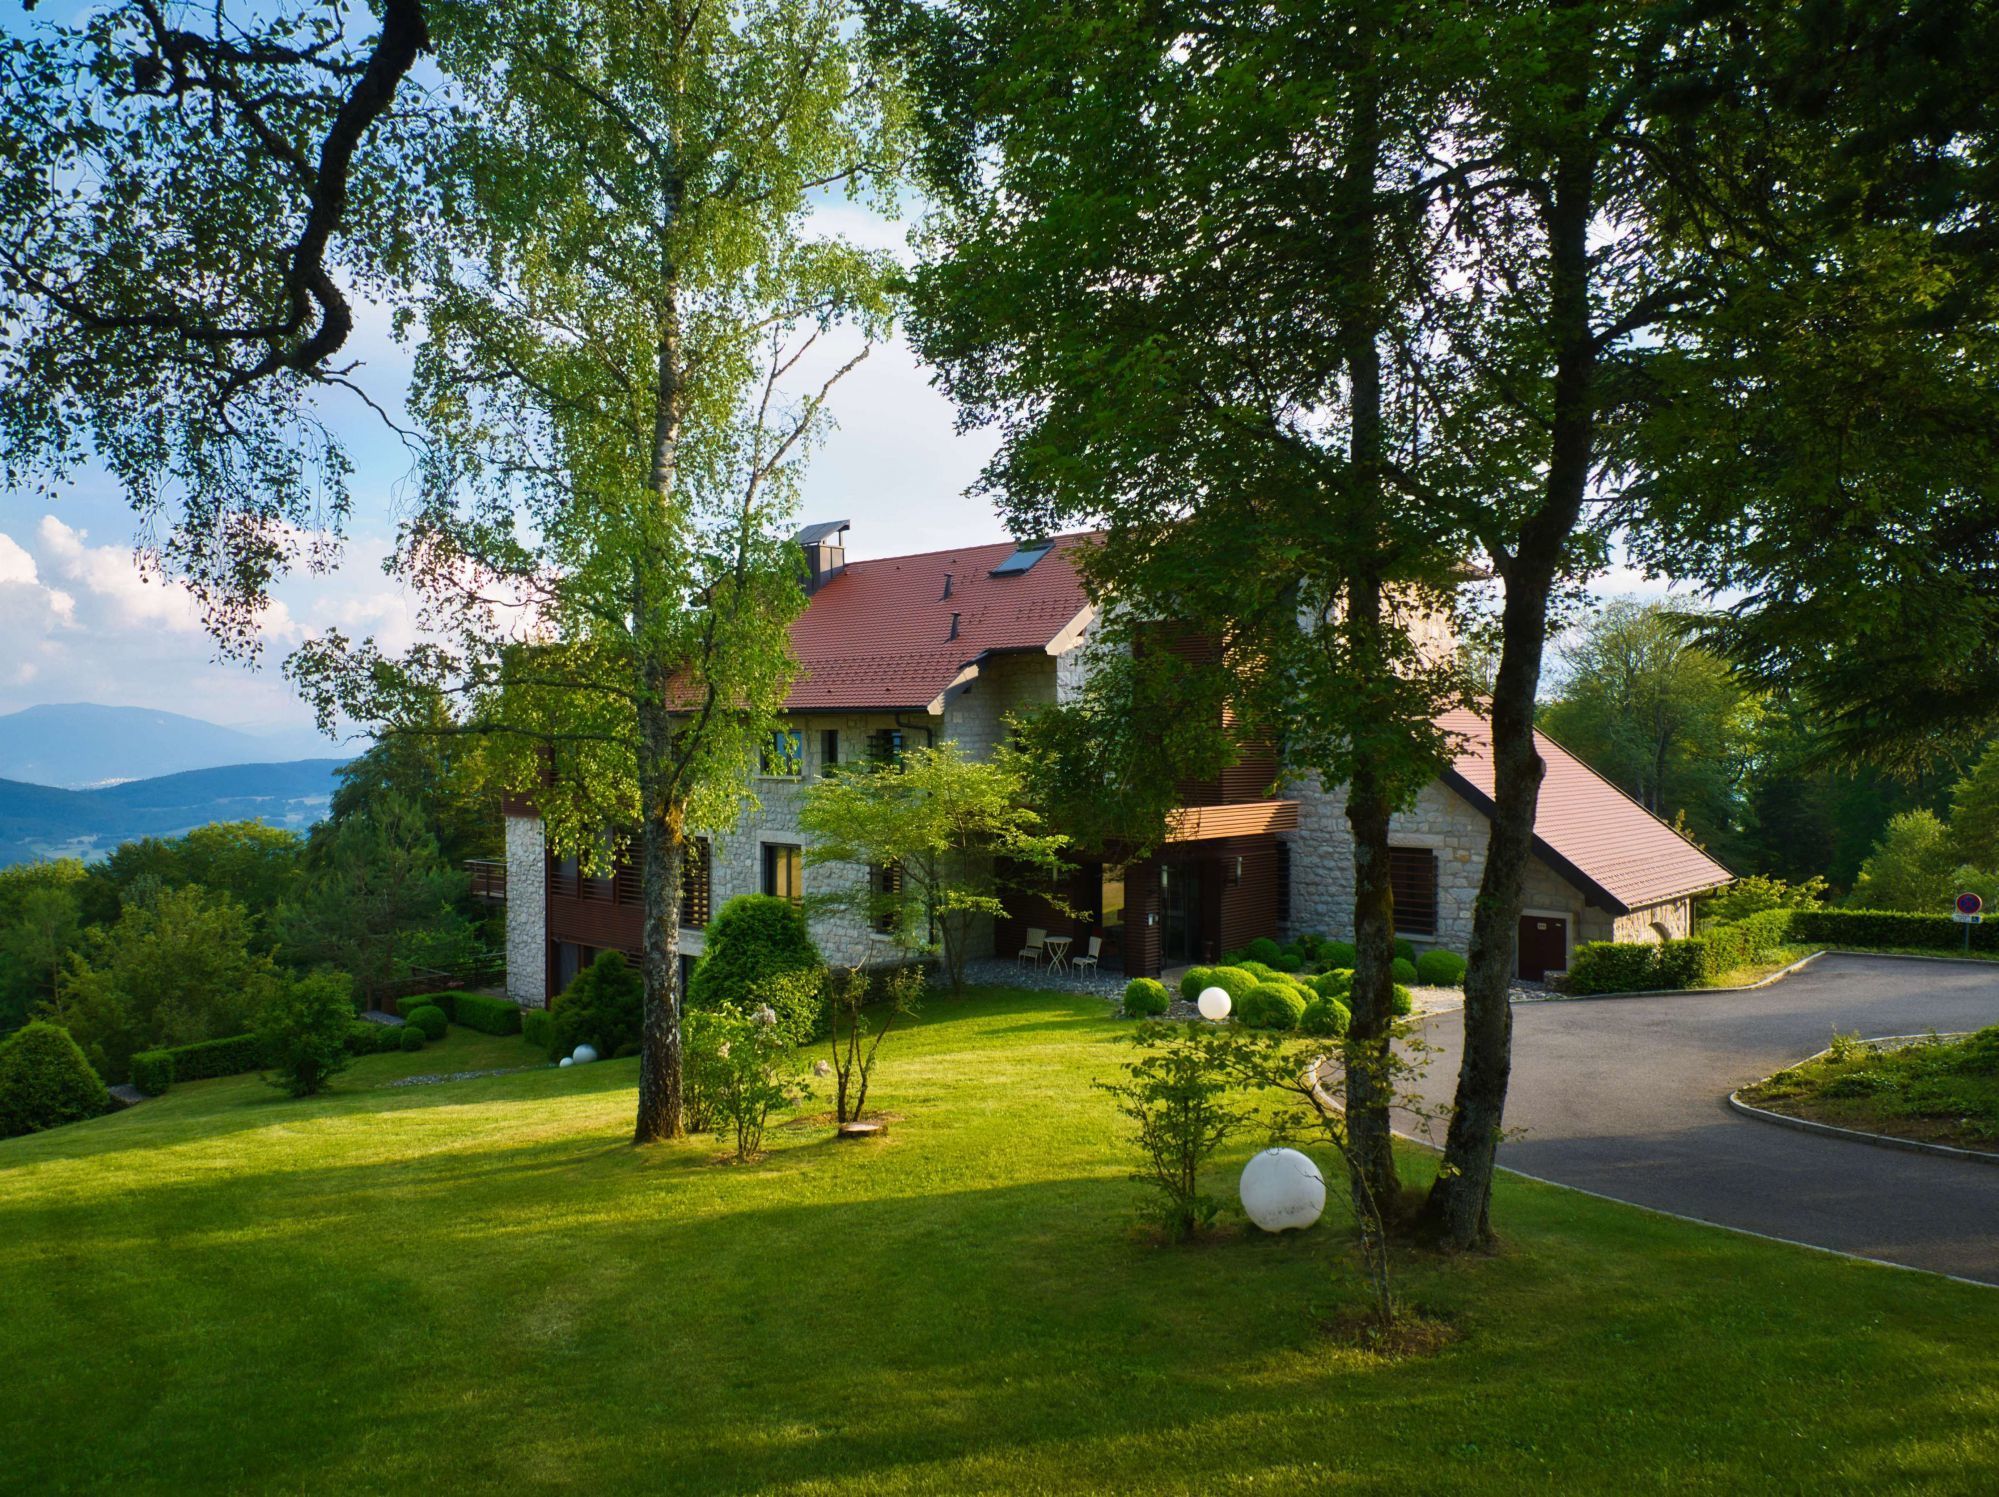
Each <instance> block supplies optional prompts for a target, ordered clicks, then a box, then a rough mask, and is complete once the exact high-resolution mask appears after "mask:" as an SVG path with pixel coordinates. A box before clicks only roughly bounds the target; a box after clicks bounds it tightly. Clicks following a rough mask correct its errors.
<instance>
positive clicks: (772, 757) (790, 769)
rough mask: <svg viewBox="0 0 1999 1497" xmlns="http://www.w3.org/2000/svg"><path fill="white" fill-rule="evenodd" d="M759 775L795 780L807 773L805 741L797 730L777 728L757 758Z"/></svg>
mask: <svg viewBox="0 0 1999 1497" xmlns="http://www.w3.org/2000/svg"><path fill="white" fill-rule="evenodd" d="M757 773H758V774H763V775H770V776H771V777H773V778H775V779H781V780H795V779H797V778H798V777H799V776H800V775H802V774H804V773H805V740H804V738H803V737H802V735H800V733H799V732H798V730H797V729H796V728H776V729H773V730H772V732H771V735H770V742H768V743H766V744H765V745H764V747H763V752H762V753H761V754H759V755H758V756H757Z"/></svg>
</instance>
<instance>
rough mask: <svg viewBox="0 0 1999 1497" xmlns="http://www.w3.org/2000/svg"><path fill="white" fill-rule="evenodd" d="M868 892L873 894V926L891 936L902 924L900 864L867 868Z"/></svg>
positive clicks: (883, 933) (881, 932)
mask: <svg viewBox="0 0 1999 1497" xmlns="http://www.w3.org/2000/svg"><path fill="white" fill-rule="evenodd" d="M868 892H869V893H871V894H873V895H874V900H873V903H874V928H875V930H876V931H877V932H879V933H880V934H882V935H884V936H892V935H894V934H895V933H896V929H897V927H899V926H900V925H901V924H902V866H901V865H900V864H898V863H888V864H884V865H878V866H876V867H873V868H870V869H869V870H868Z"/></svg>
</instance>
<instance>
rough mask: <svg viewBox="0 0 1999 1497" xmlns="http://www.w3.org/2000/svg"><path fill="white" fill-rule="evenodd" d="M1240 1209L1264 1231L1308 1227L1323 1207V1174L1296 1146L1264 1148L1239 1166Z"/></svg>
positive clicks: (1283, 1230)
mask: <svg viewBox="0 0 1999 1497" xmlns="http://www.w3.org/2000/svg"><path fill="white" fill-rule="evenodd" d="M1242 1209H1243V1212H1244V1214H1245V1215H1247V1216H1248V1217H1249V1219H1250V1220H1251V1221H1253V1222H1255V1223H1256V1224H1257V1225H1258V1226H1259V1227H1261V1228H1263V1230H1264V1231H1266V1232H1288V1231H1291V1230H1292V1229H1293V1228H1296V1227H1309V1226H1311V1225H1312V1223H1313V1222H1315V1221H1317V1220H1318V1219H1319V1213H1320V1212H1322V1211H1324V1210H1325V1209H1326V1181H1325V1177H1324V1176H1322V1175H1321V1174H1320V1173H1319V1167H1318V1166H1317V1165H1316V1164H1314V1163H1312V1161H1311V1160H1310V1159H1307V1158H1306V1157H1305V1156H1304V1155H1303V1154H1300V1153H1299V1152H1298V1151H1297V1150H1296V1149H1265V1150H1264V1151H1263V1152H1262V1153H1261V1154H1258V1155H1257V1156H1256V1157H1255V1158H1254V1159H1252V1160H1250V1162H1249V1163H1248V1164H1246V1165H1244V1166H1243V1169H1242Z"/></svg>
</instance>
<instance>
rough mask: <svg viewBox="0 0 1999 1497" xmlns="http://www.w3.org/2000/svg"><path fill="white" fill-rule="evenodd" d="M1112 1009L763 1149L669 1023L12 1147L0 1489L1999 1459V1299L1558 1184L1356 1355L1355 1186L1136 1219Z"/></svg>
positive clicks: (1297, 1481) (0, 1304) (1611, 1476)
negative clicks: (704, 1081)
mask: <svg viewBox="0 0 1999 1497" xmlns="http://www.w3.org/2000/svg"><path fill="white" fill-rule="evenodd" d="M1115 1033H1116V1028H1115V1025H1114V1022H1113V1021H1111V1020H1109V1019H1107V1018H1106V1017H1105V1016H1104V1012H1103V1009H1102V1007H1101V1006H1100V1005H1098V1004H1096V1003H1094V1002H1093V1001H1091V1000H1079V999H1068V998H1063V997H1059V996H1055V995H1046V994H1042V995H1033V996H1027V995H1009V996H989V997H983V998H979V999H974V1000H971V1001H969V1002H966V1003H962V1004H953V1003H951V1002H949V1001H948V1000H938V1001H935V1002H933V1004H932V1006H931V1013H930V1017H929V1020H928V1022H926V1023H925V1024H923V1025H922V1026H921V1027H919V1028H917V1029H915V1030H913V1031H911V1033H910V1034H909V1035H908V1036H907V1037H904V1038H898V1039H893V1040H891V1041H890V1047H889V1049H888V1050H887V1051H886V1052H885V1053H886V1055H887V1057H888V1058H887V1060H886V1062H885V1066H884V1071H883V1074H882V1078H881V1079H882V1083H883V1094H882V1098H881V1100H882V1103H883V1105H885V1106H887V1107H890V1108H892V1109H894V1110H895V1111H897V1112H899V1113H902V1114H904V1115H905V1119H904V1121H902V1122H900V1123H899V1124H897V1125H896V1127H895V1129H894V1131H893V1136H892V1137H891V1138H890V1139H889V1140H888V1141H886V1142H884V1143H881V1144H877V1145H852V1144H834V1143H831V1142H828V1141H827V1140H826V1138H825V1134H824V1131H823V1130H822V1129H817V1128H811V1129H800V1130H785V1131H781V1132H780V1133H778V1134H777V1135H776V1145H777V1146H776V1149H775V1152H774V1154H773V1155H772V1157H770V1158H769V1159H767V1160H766V1161H765V1162H764V1163H762V1164H760V1165H758V1166H755V1167H751V1168H747V1169H745V1168H738V1167H735V1166H729V1165H717V1164H715V1163H713V1162H712V1161H713V1160H714V1159H715V1157H716V1154H717V1146H716V1145H715V1144H714V1142H713V1141H712V1140H701V1141H699V1142H695V1143H690V1144H686V1145H676V1146H670V1147H662V1148H658V1149H653V1150H648V1151H645V1152H638V1151H634V1150H633V1149H631V1148H630V1147H628V1146H627V1144H626V1141H625V1140H626V1135H627V1129H628V1127H629V1124H630V1119H631V1111H632V1091H631V1087H632V1083H633V1074H632V1066H631V1063H630V1062H623V1063H617V1062H613V1063H605V1064H600V1065H597V1066H592V1067H588V1068H585V1069H582V1070H572V1071H561V1072H558V1071H553V1070H544V1071H539V1072H535V1073H532V1074H528V1075H518V1076H507V1077H497V1078H490V1079H484V1080H476V1081H470V1082H462V1083H456V1084H452V1085H447V1086H433V1087H420V1088H410V1089H400V1090H383V1089H373V1090H369V1089H367V1088H369V1087H370V1086H371V1085H375V1084H377V1083H379V1082H380V1081H381V1080H382V1079H383V1078H385V1077H386V1076H388V1075H391V1074H397V1075H400V1074H409V1073H411V1072H414V1071H419V1070H438V1069H451V1068H457V1067H460V1066H473V1065H486V1064H495V1063H505V1062H506V1061H507V1060H508V1059H511V1058H512V1057H514V1056H518V1055H520V1054H521V1052H522V1051H523V1050H524V1049H525V1047H524V1046H522V1045H520V1043H519V1042H518V1041H513V1040H508V1041H496V1040H491V1039H487V1038H484V1037H474V1036H467V1035H464V1034H462V1033H460V1032H457V1031H454V1032H453V1035H452V1037H451V1040H450V1042H449V1043H447V1045H446V1046H444V1047H442V1048H434V1049H432V1050H430V1051H426V1052H424V1053H422V1054H419V1055H413V1056H402V1055H394V1056H382V1057H377V1058H373V1059H371V1060H369V1061H366V1062H364V1063H363V1064H362V1066H360V1067H357V1068H356V1070H355V1071H354V1072H350V1073H349V1074H348V1076H346V1077H344V1078H342V1080H343V1083H344V1084H343V1089H342V1091H341V1093H340V1094H338V1095H336V1096H332V1097H328V1098H323V1099H319V1100H316V1101H305V1102H292V1101H287V1100H284V1099H282V1098H279V1097H277V1096H276V1095H275V1094H274V1093H271V1092H269V1091H268V1090H267V1089H264V1088H261V1087H259V1086H258V1085H257V1084H256V1083H255V1082H254V1081H247V1080H245V1081H225V1082H211V1083H204V1084H201V1085H198V1086H190V1087H185V1088H181V1089H178V1090H176V1091H175V1092H174V1093H173V1094H172V1095H171V1096H169V1097H167V1098H164V1099H162V1100H160V1101H158V1102H154V1103H149V1104H147V1105H146V1106H144V1107H142V1108H140V1109H138V1110H137V1111H135V1112H132V1113H128V1114H125V1115H122V1116H118V1117H113V1118H108V1119H103V1120H100V1121H98V1122H94V1123H89V1124H84V1125H80V1126H77V1127H74V1128H70V1129H65V1130H61V1131H59V1132H57V1133H54V1134H48V1135H43V1136H41V1137H39V1138H32V1139H25V1140H15V1141H13V1142H10V1143H4V1144H0V1241H4V1242H6V1243H7V1244H8V1272H7V1273H6V1275H5V1276H4V1278H0V1345H4V1346H5V1347H6V1348H7V1357H6V1364H7V1370H8V1374H9V1390H8V1392H9V1396H8V1397H7V1398H6V1399H5V1400H0V1451H5V1452H7V1453H8V1465H9V1468H10V1469H8V1471H7V1473H6V1475H5V1476H4V1477H0V1485H4V1486H8V1487H13V1488H15V1489H55V1488H61V1487H64V1486H66V1485H74V1486H87V1487H105V1486H110V1485H112V1484H114V1483H115V1484H116V1485H118V1486H119V1487H121V1488H124V1489H128V1490H134V1491H158V1490H174V1489H185V1488H189V1487H196V1486H205V1487H217V1486H238V1487H247V1488H256V1489H274V1488H283V1489H298V1488H318V1489H336V1490H341V1491H350V1492H351V1491H371V1490H396V1491H406V1490H411V1489H414V1488H419V1487H421V1488H423V1489H425V1490H426V1491H427V1492H446V1491H458V1490H471V1489H477V1488H483V1487H491V1486H497V1485H499V1484H501V1483H505V1484H507V1485H508V1487H509V1488H510V1489H513V1490H539V1489H556V1488H567V1489H575V1490H583V1491H606V1490H617V1489H624V1488H633V1487H641V1486H642V1487H645V1488H648V1489H653V1490H660V1489H695V1490H742V1489H746V1488H752V1487H778V1488H789V1489H796V1490H811V1491H820V1490H824V1491H834V1490H838V1491H853V1492H863V1491H864V1492H868V1493H871V1494H872V1493H881V1492H893V1491H901V1490H953V1491H964V1490H973V1489H1005V1490H1015V1491H1018V1490H1030V1489H1032V1490H1050V1489H1088V1488H1096V1489H1104V1488H1126V1487H1149V1488H1156V1489H1161V1490H1167V1489H1182V1490H1208V1489H1213V1488H1215V1487H1218V1486H1223V1485H1238V1486H1255V1487H1260V1488H1263V1489H1267V1490H1272V1491H1284V1492H1292V1491H1298V1490H1301V1489H1317V1488H1324V1487H1335V1486H1346V1487H1350V1488H1352V1489H1367V1490H1386V1491H1408V1490H1445V1489H1448V1490H1453V1491H1471V1490H1544V1489H1546V1487H1547V1485H1548V1483H1549V1480H1550V1477H1551V1476H1552V1477H1554V1478H1556V1479H1557V1480H1558V1481H1559V1482H1560V1484H1561V1485H1562V1486H1563V1487H1564V1488H1566V1489H1568V1490H1585V1489H1595V1490H1606V1491H1608V1490H1617V1491H1633V1490H1652V1489H1673V1490H1682V1489H1686V1488H1690V1487H1691V1488H1706V1489H1710V1490H1726V1491H1742V1490H1756V1489H1785V1490H1798V1489H1818V1490H1824V1489H1826V1488H1828V1487H1833V1486H1841V1485H1846V1486H1853V1487H1866V1488H1870V1489H1875V1490H1881V1489H1887V1488H1891V1487H1895V1486H1898V1485H1910V1486H1922V1487H1925V1488H1928V1489H1932V1490H1948V1489H1951V1488H1964V1489H1973V1488H1976V1487H1977V1486H1979V1485H1981V1484H1982V1480H1983V1474H1984V1473H1989V1471H1990V1470H1991V1469H1992V1467H1993V1465H1994V1463H1995V1462H1999V1295H1995V1294H1993V1293H1992V1292H1991V1291H1989V1290H1981V1289H1976V1288H1972V1287H1969V1286H1964V1285H1959V1284H1954V1283H1950V1282H1947V1281H1943V1280H1937V1279H1932V1278H1927V1277H1924V1276H1920V1275H1916V1274H1910V1273H1903V1272H1896V1271H1893V1270H1888V1269H1882V1268H1877V1267H1870V1266H1866V1265H1860V1264H1856V1263H1852V1262H1849V1261H1845V1260H1840V1259H1836V1258H1831V1257H1827V1256H1824V1255H1819V1254H1814V1253H1809V1252H1805V1251H1802V1250H1797V1249H1791V1248H1785V1247H1781V1246H1776V1245H1772V1244H1767V1243H1762V1242H1757V1241H1754V1240H1750V1239H1747V1238H1743V1237H1738V1236H1734V1235H1731V1234H1726V1233H1722V1232H1717V1231H1711V1230H1707V1229H1703V1228H1698V1227H1694V1226H1690V1225H1686V1224H1683V1223H1679V1222H1674V1221H1671V1220H1668V1219H1665V1218H1661V1217H1656V1216H1649V1215H1645V1214H1643V1213H1640V1212H1637V1211H1633V1210H1628V1209H1625V1208H1622V1207H1618V1206H1614V1205H1610V1204H1606V1203H1604V1202H1600V1201H1596V1200H1592V1199H1589V1198H1586V1197H1583V1196H1579V1195H1575V1194H1571V1193H1567V1192H1561V1191H1557V1190H1554V1189H1551V1188H1546V1187H1540V1186H1534V1185H1530V1184H1527V1183H1524V1182H1518V1181H1510V1182H1508V1183H1507V1184H1506V1185H1505V1186H1503V1188H1502V1195H1501V1199H1500V1200H1499V1202H1498V1215H1499V1219H1500V1221H1501V1222H1502V1224H1503V1225H1504V1227H1505V1228H1506V1230H1507V1232H1508V1234H1509V1238H1510V1245H1509V1249H1508V1251H1507V1252H1505V1253H1504V1254H1502V1255H1500V1256H1499V1257H1497V1258H1492V1259H1481V1260H1477V1261H1472V1262H1466V1263H1457V1264H1446V1263H1438V1262H1434V1261H1426V1262H1422V1263H1417V1264H1413V1265H1411V1266H1410V1267H1409V1268H1408V1270H1407V1271H1406V1274H1405V1280H1404V1282H1405V1287H1406V1288H1407V1290H1408V1292H1409V1293H1410V1294H1411V1295H1413V1296H1414V1297H1415V1298H1417V1299H1419V1300H1420V1301H1421V1302H1423V1303H1424V1304H1425V1305H1427V1306H1429V1307H1431V1308H1432V1309H1434V1310H1435V1311H1437V1312H1439V1313H1442V1314H1445V1315H1448V1316H1450V1317H1452V1318H1454V1319H1455V1320H1456V1321H1457V1322H1458V1323H1459V1324H1460V1326H1461V1327H1462V1329H1463V1331H1464V1333H1465V1334H1464V1337H1463V1339H1462V1340H1461V1341H1460V1342H1458V1343H1457V1344H1455V1345H1453V1346H1451V1347H1449V1348H1447V1349H1446V1350H1444V1351H1443V1352H1442V1353H1440V1354H1438V1355H1437V1356H1435V1357H1433V1358H1430V1359H1427V1360H1421V1361H1412V1362H1403V1363H1399V1364H1389V1363H1383V1362H1379V1361H1375V1360H1373V1359H1370V1358H1368V1357H1366V1356H1364V1355H1361V1354H1358V1353H1355V1352H1352V1351H1348V1350H1341V1349H1336V1348H1334V1347H1332V1346H1330V1345H1329V1344H1328V1343H1327V1341H1326V1340H1325V1339H1324V1338H1323V1336H1322V1335H1321V1334H1320V1332H1319V1331H1318V1330H1317V1329H1315V1318H1316V1317H1318V1316H1322V1315H1324V1314H1326V1313H1328V1312H1331V1311H1333V1310H1335V1309H1337V1308H1338V1307H1339V1306H1340V1305H1342V1304H1344V1303H1351V1302H1352V1301H1353V1299H1354V1297H1355V1289H1354V1277H1353V1272H1352V1264H1351V1258H1350V1253H1349V1245H1348V1238H1347V1235H1346V1232H1345V1230H1344V1222H1345V1218H1344V1216H1343V1215H1342V1216H1341V1217H1340V1218H1339V1225H1338V1226H1337V1227H1336V1228H1334V1229H1326V1228H1321V1229H1320V1230H1317V1231H1315V1232H1313V1233H1310V1234H1305V1235H1299V1234H1293V1235H1291V1236H1288V1237H1284V1238H1276V1239H1272V1238H1264V1237H1260V1236H1247V1237H1242V1238H1237V1239H1233V1240H1227V1241H1223V1242H1218V1243H1215V1244H1212V1245H1209V1246H1204V1247H1198V1248H1192V1249H1161V1248H1156V1247H1152V1246H1148V1245H1146V1244H1144V1243H1143V1242H1142V1241H1140V1240H1139V1239H1138V1238H1136V1237H1135V1236H1134V1235H1133V1233H1132V1232H1131V1231H1130V1230H1129V1224H1130V1221H1131V1212H1132V1207H1133V1204H1134V1200H1135V1192H1136V1187H1135V1186H1133V1185H1131V1184H1129V1183H1127V1182H1126V1180H1125V1172H1126V1168H1127V1162H1126V1157H1125V1155H1124V1153H1123V1150H1122V1147H1121V1144H1120V1141H1119V1135H1118V1128H1117V1125H1116V1122H1115V1119H1114V1118H1113V1116H1112V1114H1111V1113H1110V1111H1109V1108H1108V1107H1107V1105H1106V1099H1104V1098H1103V1097H1102V1096H1101V1094H1099V1093H1095V1092H1092V1091H1091V1090H1090V1089H1089V1087H1088V1084H1087V1083H1088V1082H1089V1080H1090V1078H1091V1077H1092V1076H1095V1075H1102V1074H1106V1073H1108V1072H1109V1071H1110V1070H1111V1068H1112V1067H1113V1066H1115V1064H1116V1063H1117V1061H1118V1058H1119V1056H1118V1052H1117V1050H1116V1049H1115V1048H1114V1047H1113V1046H1111V1045H1110V1044H1108V1043H1107V1041H1108V1040H1109V1039H1110V1038H1111V1037H1112V1036H1113V1035H1114V1034H1115ZM495 1057H498V1059H497V1060H496V1059H495ZM446 1062H449V1064H448V1065H447V1064H445V1063H446ZM1247 1147H1248V1145H1245V1151H1246V1149H1247ZM1245 1151H1238V1154H1237V1156H1236V1159H1237V1160H1239V1159H1240V1157H1241V1153H1242V1152H1245ZM1232 1173H1233V1172H1232V1170H1231V1171H1230V1172H1229V1175H1228V1177H1227V1178H1222V1177H1220V1176H1219V1174H1218V1179H1217V1182H1216V1184H1217V1188H1218V1191H1219V1190H1222V1189H1225V1188H1226V1186H1227V1183H1228V1179H1230V1178H1232Z"/></svg>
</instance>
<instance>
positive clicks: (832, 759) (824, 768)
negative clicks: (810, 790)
mask: <svg viewBox="0 0 1999 1497" xmlns="http://www.w3.org/2000/svg"><path fill="white" fill-rule="evenodd" d="M839 762H840V730H839V729H838V728H824V729H822V730H821V731H820V734H819V773H821V774H826V773H828V772H829V771H831V770H832V768H833V767H834V766H835V765H836V764H838V763H839Z"/></svg>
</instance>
